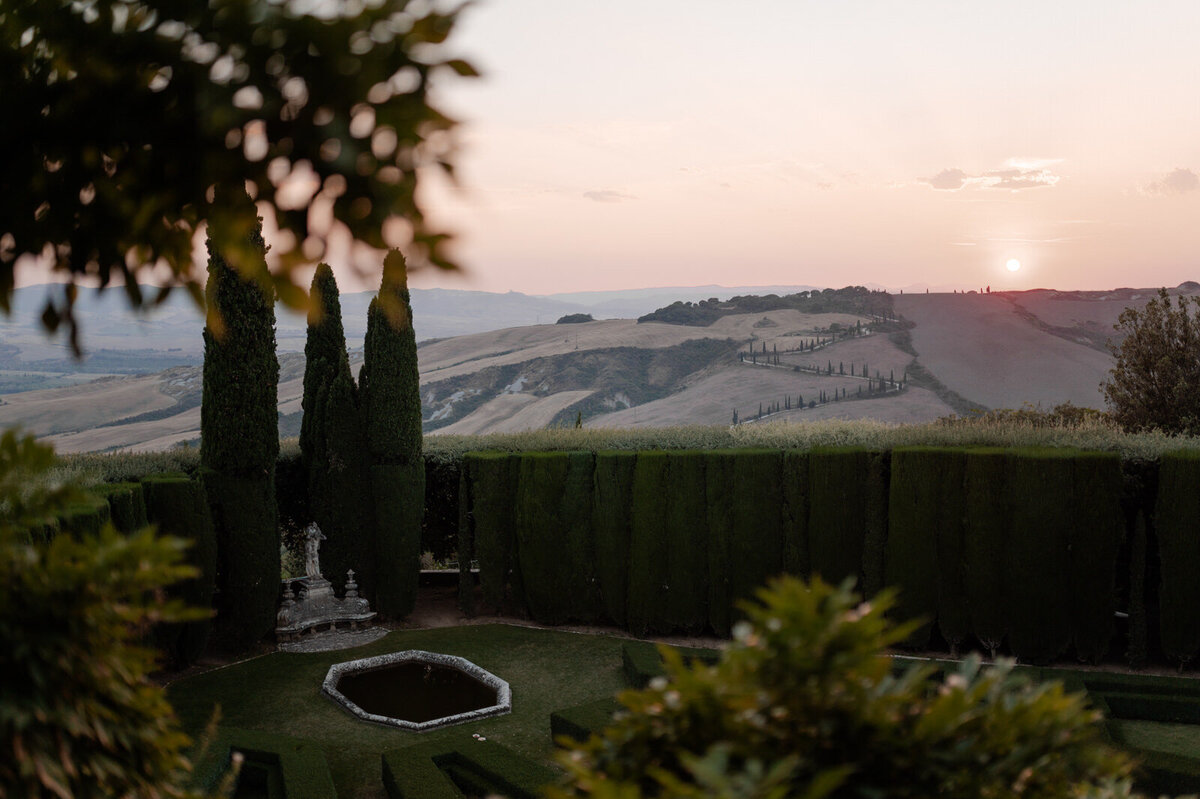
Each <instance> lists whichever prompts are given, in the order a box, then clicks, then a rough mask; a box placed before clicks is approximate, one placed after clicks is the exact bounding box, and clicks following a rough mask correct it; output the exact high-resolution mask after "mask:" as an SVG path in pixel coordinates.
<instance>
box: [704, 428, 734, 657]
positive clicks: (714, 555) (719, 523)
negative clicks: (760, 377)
mask: <svg viewBox="0 0 1200 799" xmlns="http://www.w3.org/2000/svg"><path fill="white" fill-rule="evenodd" d="M736 475H737V453H736V452H734V451H732V450H724V451H722V450H718V451H715V452H709V453H708V456H707V463H706V464H705V491H706V496H707V497H708V520H707V521H708V574H709V579H708V626H709V627H710V628H711V629H712V631H713V632H714V633H716V634H717V635H721V636H726V635H729V629H730V625H731V624H732V616H733V605H732V604H731V603H730V601H729V600H730V596H732V588H731V585H730V576H731V575H730V572H729V561H730V557H731V556H730V551H731V549H732V542H733V536H734V516H733V498H734V494H735V487H734V483H735V481H736Z"/></svg>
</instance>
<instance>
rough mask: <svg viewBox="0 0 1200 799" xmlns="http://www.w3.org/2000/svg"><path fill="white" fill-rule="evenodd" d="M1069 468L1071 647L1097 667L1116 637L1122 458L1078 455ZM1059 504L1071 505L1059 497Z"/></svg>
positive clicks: (1122, 532) (1122, 530)
mask: <svg viewBox="0 0 1200 799" xmlns="http://www.w3.org/2000/svg"><path fill="white" fill-rule="evenodd" d="M1071 465H1072V469H1073V472H1074V474H1073V487H1072V492H1071V494H1070V497H1071V502H1070V503H1069V507H1068V511H1069V515H1070V518H1071V524H1070V526H1069V527H1068V528H1067V530H1068V531H1069V533H1070V543H1069V545H1068V547H1069V558H1068V564H1069V568H1068V571H1067V575H1068V580H1067V594H1068V597H1069V604H1068V609H1069V611H1070V621H1071V632H1072V644H1073V646H1074V649H1075V656H1076V657H1077V658H1078V659H1079V660H1082V661H1087V662H1090V663H1099V662H1100V660H1101V658H1103V657H1104V656H1105V655H1106V654H1108V651H1109V649H1110V648H1111V646H1112V640H1113V635H1114V633H1115V628H1114V626H1113V615H1114V613H1115V612H1116V609H1117V585H1116V582H1117V568H1118V558H1119V555H1120V550H1121V542H1122V539H1123V538H1124V537H1125V517H1124V513H1123V511H1122V509H1121V483H1122V477H1121V459H1120V457H1118V456H1117V455H1116V454H1114V453H1110V452H1080V453H1077V455H1076V456H1075V457H1074V458H1073V459H1072V461H1071ZM1059 502H1060V503H1062V504H1064V505H1067V503H1065V502H1063V501H1062V498H1061V497H1060V498H1059Z"/></svg>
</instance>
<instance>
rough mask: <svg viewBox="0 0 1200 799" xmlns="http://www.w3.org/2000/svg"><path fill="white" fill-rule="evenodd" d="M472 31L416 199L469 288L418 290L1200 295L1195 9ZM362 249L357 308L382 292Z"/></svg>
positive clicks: (857, 7)
mask: <svg viewBox="0 0 1200 799" xmlns="http://www.w3.org/2000/svg"><path fill="white" fill-rule="evenodd" d="M313 1H314V2H316V3H320V2H328V0H313ZM460 20H461V21H460V23H459V26H458V28H457V29H456V31H455V33H454V35H453V36H452V37H451V39H450V42H449V46H448V50H449V51H450V53H447V54H446V55H456V56H463V57H466V58H468V59H469V60H470V61H471V62H472V63H474V64H475V65H476V66H477V67H478V68H479V69H480V71H481V72H482V73H483V77H482V79H478V80H462V79H457V78H453V77H452V76H450V75H449V74H446V75H445V76H443V78H441V79H440V80H439V81H438V82H437V83H436V84H435V87H434V88H435V94H434V97H435V101H436V102H439V103H440V104H441V106H442V107H443V109H444V110H447V111H448V112H449V113H450V114H451V115H452V116H454V117H456V118H457V119H459V120H461V121H462V123H463V125H462V127H461V129H460V131H459V135H458V140H459V142H460V145H461V148H460V151H459V153H458V156H457V164H458V173H459V176H460V183H461V185H460V186H459V187H457V188H452V187H449V186H447V185H446V184H445V183H444V182H441V181H439V180H438V177H437V176H436V175H431V176H427V177H428V179H427V180H425V181H424V186H423V189H422V190H421V193H420V197H421V199H422V201H423V202H424V204H425V206H426V208H427V209H428V210H429V212H430V214H429V215H430V218H431V219H432V221H434V222H435V224H440V225H441V226H442V227H444V228H446V229H449V230H450V231H452V232H454V233H455V234H456V236H457V244H456V245H455V247H454V248H453V250H452V252H453V254H454V255H455V256H456V258H457V260H458V261H459V262H460V263H461V264H462V265H463V266H464V267H465V270H464V271H463V272H462V273H460V274H449V275H447V274H438V273H434V272H425V273H417V274H414V275H413V276H412V285H413V286H414V287H417V288H431V287H445V288H459V289H475V290H484V291H501V292H503V291H510V290H515V291H521V292H525V293H528V294H550V293H557V292H574V291H595V290H619V289H634V288H649V287H658V286H695V285H709V284H717V285H725V286H754V285H816V286H833V287H840V286H844V285H851V284H856V285H874V286H881V287H887V288H890V289H900V288H909V289H920V288H922V287H925V286H932V287H934V288H935V289H937V288H942V289H945V290H949V289H951V288H959V289H971V288H984V287H988V286H990V287H991V288H993V289H997V290H999V289H1029V288H1035V287H1048V288H1058V289H1064V290H1066V289H1107V288H1116V287H1121V286H1137V287H1153V286H1175V285H1178V284H1179V283H1181V282H1183V281H1185V280H1193V279H1196V280H1200V96H1198V95H1197V87H1198V86H1200V52H1198V47H1197V42H1198V40H1197V32H1198V31H1200V2H1197V0H1157V1H1155V0H1149V1H1148V2H1143V3H1133V2H1128V1H1127V0H1122V1H1121V2H1115V1H1114V0H1054V2H1045V0H1037V1H1036V2H1031V1H1030V0H1003V2H994V1H993V0H986V1H985V0H971V1H970V2H963V1H962V0H954V1H953V2H942V1H941V0H909V2H900V1H899V0H836V2H835V1H834V0H755V2H753V3H732V2H716V0H477V2H475V3H474V4H472V5H470V6H469V7H468V8H467V9H466V10H465V11H464V12H463V13H462V15H461V18H460ZM267 235H268V238H270V231H269V230H268V231H267ZM196 251H197V258H198V263H197V272H198V273H200V274H202V273H203V266H204V257H205V256H204V247H203V241H202V239H201V238H198V239H197V246H196ZM341 251H342V255H343V260H344V261H345V262H344V263H343V262H340V261H339V259H338V254H339V253H338V251H337V250H334V251H331V253H330V255H329V260H330V262H331V264H332V265H333V267H334V270H335V272H336V273H337V274H338V280H339V283H340V285H341V286H342V290H343V291H356V290H366V289H373V288H375V287H376V285H374V283H375V282H376V281H377V275H376V276H375V277H374V278H371V277H370V276H367V277H366V278H364V277H363V276H361V275H359V274H356V272H355V271H354V270H353V269H351V268H350V265H349V263H348V260H349V259H348V258H346V257H345V249H344V248H342V250H341ZM1009 262H1017V263H1019V265H1020V266H1019V269H1017V270H1016V271H1010V270H1009V269H1008V268H1006V264H1008V263H1009ZM36 271H37V270H34V271H29V270H26V271H25V272H22V271H21V270H18V273H17V280H18V283H26V284H27V283H30V282H42V280H44V279H45V276H44V273H43V274H35V273H34V272H36Z"/></svg>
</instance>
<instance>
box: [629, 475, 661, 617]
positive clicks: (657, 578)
mask: <svg viewBox="0 0 1200 799" xmlns="http://www.w3.org/2000/svg"><path fill="white" fill-rule="evenodd" d="M670 493H671V481H670V460H669V458H668V456H667V453H665V452H639V453H638V455H637V463H636V465H635V466H634V470H633V501H632V503H631V505H632V509H633V518H632V523H631V528H630V539H629V597H628V603H627V605H626V618H627V620H628V624H629V630H630V631H631V632H633V633H634V634H635V635H645V634H647V633H650V632H654V633H668V632H670V631H671V630H670V626H669V625H668V623H667V619H666V617H665V614H664V609H665V607H666V592H667V590H666V585H667V579H668V573H667V563H668V558H669V556H670V553H669V545H668V543H667V498H668V497H669V496H670Z"/></svg>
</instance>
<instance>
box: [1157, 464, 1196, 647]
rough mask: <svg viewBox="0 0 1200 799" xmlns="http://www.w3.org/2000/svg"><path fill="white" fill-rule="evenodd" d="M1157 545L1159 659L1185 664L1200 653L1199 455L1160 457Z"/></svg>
mask: <svg viewBox="0 0 1200 799" xmlns="http://www.w3.org/2000/svg"><path fill="white" fill-rule="evenodd" d="M1154 529H1155V533H1156V537H1157V540H1158V566H1159V575H1160V576H1159V587H1158V599H1159V631H1160V635H1161V637H1162V648H1163V652H1164V654H1166V656H1167V657H1168V658H1170V659H1172V660H1174V661H1177V662H1179V663H1187V662H1189V661H1191V660H1192V659H1193V658H1195V656H1196V653H1197V651H1198V650H1200V612H1197V609H1198V608H1200V580H1197V579H1196V564H1197V563H1200V536H1198V535H1197V534H1196V531H1197V530H1200V453H1198V452H1191V451H1187V452H1182V451H1181V452H1172V453H1167V454H1166V455H1164V456H1163V457H1162V461H1161V466H1160V467H1159V473H1158V497H1157V500H1156V502H1155V504H1154Z"/></svg>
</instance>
